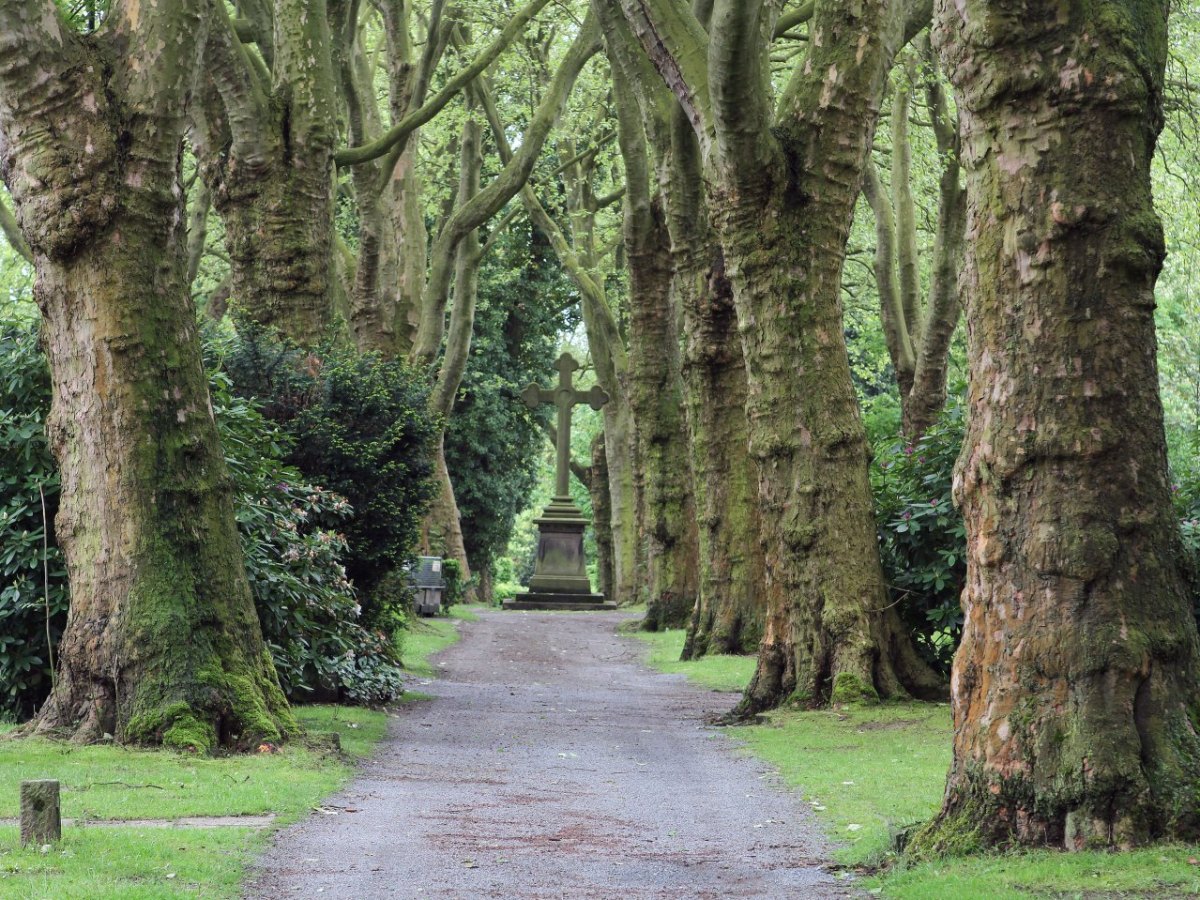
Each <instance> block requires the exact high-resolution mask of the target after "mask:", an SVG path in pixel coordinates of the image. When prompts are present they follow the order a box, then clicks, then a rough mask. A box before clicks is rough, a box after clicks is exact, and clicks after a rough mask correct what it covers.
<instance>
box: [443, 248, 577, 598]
mask: <svg viewBox="0 0 1200 900" xmlns="http://www.w3.org/2000/svg"><path fill="white" fill-rule="evenodd" d="M548 253H549V249H548V248H547V247H545V241H544V238H542V237H541V236H540V235H539V234H538V233H537V232H535V231H532V230H531V229H530V228H529V227H528V225H525V226H524V227H523V228H518V227H517V226H515V225H514V226H513V227H511V228H510V229H509V230H508V231H507V232H505V233H504V234H503V235H501V236H500V237H499V238H498V240H497V244H496V249H495V250H494V251H493V252H492V253H491V254H489V255H488V256H487V257H486V258H485V261H484V264H483V267H482V271H481V273H480V295H479V303H478V308H477V310H476V314H475V333H474V338H473V339H472V343H471V357H470V361H469V363H468V365H467V370H466V372H465V373H464V375H463V380H462V385H461V387H460V388H459V392H458V396H457V398H456V399H455V403H454V412H453V415H452V416H451V417H450V421H449V423H448V424H447V428H446V440H445V448H446V464H447V467H448V468H449V470H450V472H451V475H452V478H453V481H454V495H455V500H456V501H457V502H458V508H459V512H460V514H461V516H462V525H463V541H464V543H465V545H466V549H467V559H468V560H469V561H470V563H471V567H472V569H474V570H475V572H476V574H479V575H482V574H483V573H484V572H485V571H486V570H487V569H488V568H490V567H492V566H493V565H494V564H495V563H496V562H497V559H498V557H500V555H501V554H503V553H504V550H505V548H506V547H507V546H508V543H509V540H510V538H511V536H512V533H513V527H514V522H515V520H516V516H517V514H518V513H519V512H520V511H521V509H522V508H523V507H524V506H525V504H526V503H527V502H528V500H529V496H530V494H531V493H532V492H533V489H534V486H535V479H536V477H537V474H538V466H539V462H540V457H541V455H542V451H543V448H544V447H545V446H546V443H547V441H546V437H545V434H544V433H543V431H542V424H543V423H544V422H545V421H546V417H547V415H548V408H546V409H542V410H539V411H537V412H535V413H533V414H532V415H531V414H530V411H529V410H528V409H527V408H526V406H525V404H524V403H523V402H522V401H521V399H520V391H521V389H522V388H524V387H525V385H527V384H529V383H530V382H531V381H539V382H543V383H545V382H547V381H548V379H549V377H550V373H552V371H553V370H552V368H551V366H552V364H553V362H554V355H555V354H554V349H555V344H556V335H557V332H558V330H559V328H560V327H564V325H565V324H566V320H565V319H564V317H563V315H562V313H560V312H559V310H560V309H561V308H562V307H563V306H564V305H569V296H570V293H571V290H570V287H569V285H567V284H566V282H565V279H564V277H563V276H562V274H561V273H560V272H558V271H557V270H556V267H554V266H552V265H551V264H550V262H549V260H548V258H547V254H548Z"/></svg>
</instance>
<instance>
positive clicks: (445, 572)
mask: <svg viewBox="0 0 1200 900" xmlns="http://www.w3.org/2000/svg"><path fill="white" fill-rule="evenodd" d="M442 581H443V582H444V584H445V587H444V588H443V589H442V605H443V606H444V607H450V606H453V605H454V604H455V603H458V602H459V601H461V600H462V596H463V593H464V592H465V591H466V589H467V584H466V582H464V581H463V577H462V566H461V565H460V564H459V562H458V560H457V559H443V560H442Z"/></svg>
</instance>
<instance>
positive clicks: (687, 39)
mask: <svg viewBox="0 0 1200 900" xmlns="http://www.w3.org/2000/svg"><path fill="white" fill-rule="evenodd" d="M599 2H600V3H604V2H605V0H599ZM621 7H622V9H623V10H624V12H625V18H626V20H627V21H628V22H629V25H630V28H631V29H632V30H633V33H634V35H636V37H637V39H638V41H640V42H641V45H642V48H643V49H644V50H645V52H646V54H647V55H648V56H649V57H650V61H651V62H652V63H654V67H655V68H656V69H657V70H658V73H659V75H660V76H661V77H662V79H663V81H664V82H666V85H667V87H668V88H670V89H671V92H672V93H674V94H675V97H676V98H677V99H678V100H679V103H680V105H681V106H682V107H683V109H684V112H685V113H686V114H687V117H688V121H689V122H691V124H692V128H693V129H695V131H696V137H697V138H698V139H699V141H700V147H701V151H702V152H703V153H704V154H705V155H707V153H708V150H709V147H710V145H711V143H712V140H713V137H714V133H715V132H714V122H713V112H712V100H711V97H710V95H709V72H708V66H709V61H708V60H709V38H708V34H707V33H706V32H705V30H704V27H703V26H702V25H701V24H700V20H699V19H697V18H696V16H695V15H694V14H693V13H692V11H691V9H689V8H688V6H687V3H686V2H684V0H621Z"/></svg>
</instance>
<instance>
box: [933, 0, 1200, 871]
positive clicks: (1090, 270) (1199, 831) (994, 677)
mask: <svg viewBox="0 0 1200 900" xmlns="http://www.w3.org/2000/svg"><path fill="white" fill-rule="evenodd" d="M1166 12H1167V9H1166V4H1165V3H1158V2H1136V0H1113V2H1100V0H1095V2H1093V0H1075V2H1071V3H1067V4H1060V5H1058V6H1057V7H1055V8H1053V9H1050V8H1048V9H1046V10H1045V11H1043V12H1041V13H1038V12H1035V11H1033V10H1032V9H1031V8H1030V7H1022V8H1021V9H1020V10H1019V12H1018V10H1017V8H1016V7H1011V6H1009V5H1007V4H1003V3H995V2H986V0H969V2H963V3H948V2H943V3H940V4H939V8H938V24H937V29H936V31H935V41H936V43H937V45H938V46H939V49H940V52H941V55H942V59H943V61H944V63H945V68H946V71H947V72H949V73H951V79H952V82H953V84H954V88H955V92H956V97H957V101H958V106H959V110H960V118H961V126H962V140H963V159H964V166H965V169H966V172H967V197H968V220H967V233H968V235H970V237H971V241H970V245H969V250H968V254H967V260H966V265H965V267H964V271H963V286H964V292H965V295H966V300H967V319H968V322H969V326H970V327H969V329H968V354H969V359H970V363H971V380H970V387H969V392H970V395H969V401H970V402H969V403H968V409H969V410H970V413H969V417H968V423H967V436H966V440H965V442H964V447H963V453H962V456H961V457H960V460H959V465H958V469H957V472H956V476H955V497H956V500H957V502H958V504H959V505H960V507H961V508H962V511H963V516H964V520H965V523H966V528H967V550H968V558H967V581H966V587H965V589H964V592H963V597H962V601H963V610H964V633H963V641H962V646H961V648H960V649H959V651H958V654H957V656H956V658H955V663H954V672H953V678H952V691H953V699H954V716H955V738H954V758H953V763H952V767H951V772H950V777H949V782H948V785H947V790H946V794H945V800H944V803H943V806H942V810H941V812H940V814H939V816H938V817H937V819H935V820H934V822H932V823H931V824H930V825H929V826H928V827H927V828H926V829H925V830H924V831H923V832H922V833H920V834H918V835H917V836H916V838H915V839H914V843H913V846H914V849H915V851H916V852H918V853H927V854H928V853H935V852H941V851H947V850H952V849H955V846H956V845H961V837H962V835H964V834H967V833H969V834H970V835H971V838H972V840H973V841H974V842H975V843H976V844H977V845H979V846H987V845H1006V844H1026V845H1049V846H1056V847H1062V848H1065V849H1071V850H1075V849H1083V848H1087V847H1096V846H1104V847H1128V846H1133V845H1137V844H1141V843H1144V842H1147V841H1150V840H1154V839H1160V838H1172V839H1195V838H1196V837H1197V835H1200V738H1198V737H1197V731H1196V721H1195V708H1194V706H1195V700H1194V698H1195V697H1196V694H1197V688H1198V684H1197V678H1198V675H1200V668H1198V667H1200V640H1198V638H1197V632H1196V628H1195V625H1194V622H1193V619H1192V610H1191V608H1190V603H1189V600H1188V597H1187V595H1186V592H1185V590H1184V586H1183V583H1182V581H1181V578H1180V573H1179V571H1178V569H1177V562H1176V561H1177V558H1178V557H1177V550H1178V548H1177V542H1178V540H1179V536H1178V532H1177V525H1176V523H1175V522H1174V520H1173V515H1172V504H1171V499H1170V487H1169V483H1168V476H1167V468H1166V449H1165V437H1164V431H1163V414H1162V407H1161V403H1160V400H1159V396H1158V380H1157V371H1156V358H1155V335H1154V318H1153V306H1154V285H1155V280H1156V278H1157V276H1158V272H1159V269H1160V267H1161V264H1162V259H1163V253H1164V247H1163V239H1162V232H1161V228H1160V227H1159V224H1158V221H1157V218H1156V217H1155V214H1154V210H1153V204H1152V199H1151V182H1150V165H1151V160H1152V156H1153V151H1154V145H1155V140H1156V136H1157V134H1158V131H1159V129H1160V128H1161V123H1162V106H1161V104H1162V89H1163V71H1164V66H1165V60H1166Z"/></svg>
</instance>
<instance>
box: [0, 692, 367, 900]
mask: <svg viewBox="0 0 1200 900" xmlns="http://www.w3.org/2000/svg"><path fill="white" fill-rule="evenodd" d="M294 711H295V713H296V717H297V718H298V719H299V720H300V723H301V724H302V725H303V726H304V728H305V730H306V731H310V732H320V731H326V732H328V731H336V732H338V733H339V734H340V736H341V742H342V751H343V753H344V754H345V755H344V756H336V755H333V754H330V753H328V752H323V751H318V750H313V749H310V748H308V747H305V746H304V745H303V743H302V742H301V741H296V742H294V743H292V744H289V745H287V746H285V748H284V749H283V750H282V751H280V752H279V753H269V754H265V753H264V754H253V755H239V756H228V757H199V756H187V755H183V754H178V753H172V752H169V751H162V750H137V749H130V748H124V747H116V746H91V747H77V746H73V745H71V744H62V743H57V742H54V741H47V740H43V739H40V738H31V739H26V740H16V741H3V740H0V817H4V818H12V817H15V816H17V815H18V812H19V809H18V807H19V797H18V794H19V785H20V782H21V781H23V780H27V779H36V778H54V779H57V780H58V781H59V782H61V785H62V806H63V816H64V817H66V818H75V819H87V820H120V819H175V818H182V817H187V816H237V815H256V814H265V813H275V814H276V816H277V819H276V822H277V823H278V824H286V823H288V822H291V821H295V820H297V819H299V818H301V817H302V816H304V815H305V814H307V813H308V811H309V810H310V809H311V808H312V807H313V806H315V805H317V804H318V803H319V802H320V800H321V798H322V797H324V796H326V795H327V794H330V793H332V792H333V791H335V790H336V789H337V788H339V787H340V786H341V785H342V784H344V783H345V782H346V780H347V779H348V778H349V777H350V775H351V774H352V772H353V769H354V765H353V760H354V758H356V757H362V756H366V755H367V754H368V753H370V752H371V749H372V748H373V747H374V746H375V744H376V743H377V742H378V741H379V740H380V739H381V738H382V737H383V735H384V733H385V732H386V730H387V721H388V715H387V713H384V712H378V711H374V710H364V709H358V708H352V707H346V706H300V707H295V708H294ZM268 834H269V832H268V831H256V830H253V829H248V828H239V827H222V828H212V829H174V828H162V827H142V826H136V827H134V826H130V827H102V828H101V827H80V826H73V827H68V828H64V831H63V840H62V842H61V843H60V844H57V845H55V846H54V847H52V848H50V849H49V850H48V851H47V852H46V853H42V852H41V851H40V848H30V849H27V850H21V849H19V842H18V835H17V829H16V828H14V827H11V826H9V827H0V897H39V898H40V897H55V898H59V897H64V898H67V897H70V898H73V897H81V898H82V897H86V898H122V900H123V898H144V897H145V898H148V897H155V898H158V897H176V896H180V897H182V896H196V894H197V892H198V891H199V892H200V894H201V895H202V896H205V897H236V896H237V895H238V884H239V882H240V880H241V878H242V875H243V872H244V869H245V866H246V864H247V863H248V862H249V860H250V858H251V857H252V855H253V854H254V853H256V852H257V851H258V850H259V848H260V846H261V844H262V842H263V841H264V840H265V839H266V836H267V835H268Z"/></svg>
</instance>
